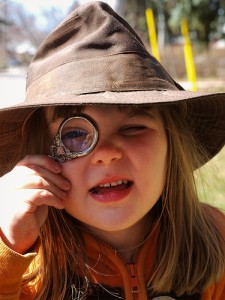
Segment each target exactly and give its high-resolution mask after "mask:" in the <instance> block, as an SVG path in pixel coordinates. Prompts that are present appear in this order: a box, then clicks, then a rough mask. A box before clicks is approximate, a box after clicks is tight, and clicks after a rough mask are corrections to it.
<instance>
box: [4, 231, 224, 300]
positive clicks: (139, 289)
mask: <svg viewBox="0 0 225 300" xmlns="http://www.w3.org/2000/svg"><path fill="white" fill-rule="evenodd" d="M158 233H159V226H158V227H157V228H156V230H155V231H154V232H153V234H152V235H151V238H150V239H149V240H147V241H146V242H145V244H144V246H143V247H142V249H141V251H140V253H139V255H138V257H137V260H136V261H135V262H134V263H130V264H127V263H126V262H125V261H124V260H123V258H122V257H120V256H119V255H118V254H117V253H116V251H115V250H113V249H112V248H111V247H110V246H109V245H108V244H106V243H104V242H102V241H98V240H96V239H95V238H94V237H92V236H91V235H88V234H85V241H86V245H87V253H88V257H89V261H88V265H89V270H90V273H89V280H90V281H91V282H93V283H101V285H102V286H105V287H107V289H109V290H111V288H112V291H113V292H116V291H117V290H120V289H121V290H123V291H124V296H123V299H126V300H134V299H138V300H146V299H151V298H150V297H148V295H147V291H146V282H147V281H148V279H149V278H150V276H151V272H152V267H153V261H154V253H155V251H157V236H158ZM35 255H37V254H36V253H30V254H26V255H20V254H18V253H15V252H14V251H12V250H11V249H9V248H8V247H7V246H6V245H4V243H3V242H2V241H0V300H18V299H19V300H25V299H26V300H32V299H33V298H34V292H33V294H32V293H30V294H29V293H28V294H20V284H21V279H22V275H23V274H24V273H25V272H26V269H27V268H28V266H29V265H30V263H31V261H32V260H33V258H34V257H35ZM146 266H147V267H146ZM115 287H116V289H115ZM106 293H107V292H106ZM19 294H20V295H19ZM118 295H119V294H118ZM119 296H120V295H119ZM168 296H170V297H172V299H173V296H171V295H168ZM71 297H72V295H71ZM71 299H72V298H71ZM91 299H95V298H91ZM99 299H106V297H104V296H103V297H100V298H99ZM107 299H108V298H107ZM110 299H111V298H110ZM112 299H114V298H112ZM115 299H118V298H115ZM162 299H163V298H162ZM165 299H166V298H165ZM174 299H176V298H174ZM178 299H179V298H178ZM180 299H182V300H183V299H184V298H180ZM186 299H187V300H188V299H189V298H185V300H186ZM190 299H201V300H225V275H224V276H223V278H221V280H220V281H219V282H217V283H215V284H213V285H212V286H210V288H209V289H207V290H206V291H205V292H204V294H203V295H201V296H199V297H197V298H190ZM54 300H56V299H54ZM57 300H58V299H57Z"/></svg>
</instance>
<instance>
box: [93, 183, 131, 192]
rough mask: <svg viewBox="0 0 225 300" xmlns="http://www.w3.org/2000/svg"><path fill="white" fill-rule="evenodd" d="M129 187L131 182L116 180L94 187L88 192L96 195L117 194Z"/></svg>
mask: <svg viewBox="0 0 225 300" xmlns="http://www.w3.org/2000/svg"><path fill="white" fill-rule="evenodd" d="M131 185H132V182H131V181H129V180H116V181H111V182H107V183H103V184H99V185H97V186H94V187H93V188H91V189H90V190H89V192H90V193H92V194H96V195H98V194H106V193H111V192H119V191H124V190H126V189H128V188H129V187H130V186H131Z"/></svg>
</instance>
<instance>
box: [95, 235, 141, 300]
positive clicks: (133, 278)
mask: <svg viewBox="0 0 225 300" xmlns="http://www.w3.org/2000/svg"><path fill="white" fill-rule="evenodd" d="M98 240H99V241H100V242H101V243H102V244H103V245H104V246H105V247H107V248H108V249H111V250H112V251H113V252H114V253H115V252H116V255H117V256H118V257H119V258H120V260H121V261H123V263H124V265H125V266H126V267H127V270H128V275H129V280H130V288H131V293H132V296H133V300H138V298H139V297H138V294H139V293H140V285H139V281H138V277H137V263H136V261H137V258H138V256H137V257H136V259H135V262H132V263H127V262H126V261H125V259H124V257H123V256H122V255H121V254H120V253H119V252H117V251H116V250H115V249H114V248H113V247H112V246H111V245H110V244H109V243H107V242H106V241H105V240H102V239H101V238H98Z"/></svg>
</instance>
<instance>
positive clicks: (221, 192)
mask: <svg viewBox="0 0 225 300" xmlns="http://www.w3.org/2000/svg"><path fill="white" fill-rule="evenodd" d="M195 175H196V184H197V190H198V194H199V198H200V200H201V201H203V202H206V203H209V204H212V205H213V206H216V207H219V208H221V209H222V210H224V211H225V147H224V148H223V149H222V150H221V151H220V153H219V154H217V155H216V156H215V157H214V158H213V159H212V160H211V161H209V162H208V163H207V164H206V165H204V166H203V167H201V168H200V169H199V170H198V171H197V172H196V174H195Z"/></svg>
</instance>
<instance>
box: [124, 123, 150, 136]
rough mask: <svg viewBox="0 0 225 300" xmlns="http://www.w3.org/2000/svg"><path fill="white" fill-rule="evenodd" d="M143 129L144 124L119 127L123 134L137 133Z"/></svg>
mask: <svg viewBox="0 0 225 300" xmlns="http://www.w3.org/2000/svg"><path fill="white" fill-rule="evenodd" d="M145 129H146V127H145V126H144V125H130V126H126V127H122V128H121V129H120V132H121V133H122V134H125V135H132V134H138V133H140V132H142V131H143V130H145Z"/></svg>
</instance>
